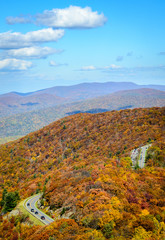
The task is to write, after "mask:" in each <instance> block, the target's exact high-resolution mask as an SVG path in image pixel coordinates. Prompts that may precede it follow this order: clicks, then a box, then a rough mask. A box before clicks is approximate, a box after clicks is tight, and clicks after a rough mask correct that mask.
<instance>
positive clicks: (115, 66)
mask: <svg viewBox="0 0 165 240" xmlns="http://www.w3.org/2000/svg"><path fill="white" fill-rule="evenodd" d="M119 68H121V67H120V66H117V65H115V64H111V65H109V66H105V67H95V66H93V65H91V66H84V67H82V68H81V69H80V70H81V71H92V70H105V69H107V70H108V69H109V70H113V69H119Z"/></svg>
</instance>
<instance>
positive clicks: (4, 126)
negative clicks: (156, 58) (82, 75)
mask: <svg viewBox="0 0 165 240" xmlns="http://www.w3.org/2000/svg"><path fill="white" fill-rule="evenodd" d="M153 106H154V107H163V106H165V92H164V91H159V90H155V89H146V88H142V89H135V90H125V91H119V92H115V93H111V94H108V95H104V96H101V97H97V98H93V99H87V100H84V101H78V102H72V103H67V104H61V105H58V106H54V107H47V108H44V109H38V110H35V111H31V112H25V113H19V114H15V115H12V116H8V117H5V118H1V119H0V136H1V139H0V141H1V142H2V139H3V142H5V141H8V140H12V139H14V138H15V139H16V138H18V137H20V136H24V135H26V134H28V133H30V132H32V131H35V130H37V129H40V128H42V127H43V126H45V125H48V124H49V123H51V122H53V121H55V120H57V119H60V118H63V117H65V116H68V115H73V114H76V113H80V112H83V113H99V112H106V111H112V110H120V109H126V108H131V109H132V108H147V107H153Z"/></svg>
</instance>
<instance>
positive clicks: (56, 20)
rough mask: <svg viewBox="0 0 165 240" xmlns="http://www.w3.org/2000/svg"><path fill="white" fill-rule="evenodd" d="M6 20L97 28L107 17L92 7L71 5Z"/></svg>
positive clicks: (12, 22)
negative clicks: (93, 10)
mask: <svg viewBox="0 0 165 240" xmlns="http://www.w3.org/2000/svg"><path fill="white" fill-rule="evenodd" d="M32 18H33V19H32ZM34 18H36V20H34ZM6 20H7V23H9V24H15V23H29V22H31V23H35V24H37V25H44V26H48V27H55V28H95V27H101V26H103V25H104V24H105V22H106V21H107V18H106V17H105V16H104V14H103V13H101V14H99V13H98V12H97V11H96V12H92V9H91V8H90V7H85V8H81V7H79V6H70V7H68V8H64V9H59V8H55V9H52V10H45V11H44V12H43V13H40V14H37V15H36V16H33V17H32V16H25V17H22V16H21V17H15V18H14V17H8V18H7V19H6Z"/></svg>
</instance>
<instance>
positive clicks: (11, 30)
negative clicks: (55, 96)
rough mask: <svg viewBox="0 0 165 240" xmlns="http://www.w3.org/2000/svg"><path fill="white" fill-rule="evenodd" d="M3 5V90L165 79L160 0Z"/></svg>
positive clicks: (164, 4) (9, 0)
mask: <svg viewBox="0 0 165 240" xmlns="http://www.w3.org/2000/svg"><path fill="white" fill-rule="evenodd" d="M0 11H1V14H0V16H1V17H0V94H3V93H7V92H11V91H17V92H31V91H36V90H39V89H44V88H48V87H53V86H64V85H65V86H66V85H74V84H79V83H83V82H108V81H112V82H134V83H137V84H144V85H146V84H159V85H164V84H165V14H164V13H165V1H164V0H157V1H156V0H150V1H147V0H138V1H137V0H124V1H123V0H115V1H114V0H60V1H59V0H46V1H39V0H35V1H34V0H33V1H32V0H28V1H22V0H15V1H13V0H5V1H2V2H1V7H0Z"/></svg>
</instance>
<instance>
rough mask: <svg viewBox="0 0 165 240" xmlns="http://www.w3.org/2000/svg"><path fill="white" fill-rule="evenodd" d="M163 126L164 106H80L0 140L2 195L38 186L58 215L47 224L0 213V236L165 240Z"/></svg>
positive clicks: (24, 193) (50, 211)
mask: <svg viewBox="0 0 165 240" xmlns="http://www.w3.org/2000/svg"><path fill="white" fill-rule="evenodd" d="M164 126H165V108H146V109H141V108H139V109H133V110H131V109H126V110H120V111H112V112H105V113H99V114H89V113H80V114H76V115H73V116H69V117H66V118H63V119H61V120H58V121H56V122H54V123H52V124H50V125H48V126H46V127H44V128H42V129H40V130H38V131H36V132H34V133H30V134H29V135H27V136H26V137H24V138H22V139H19V140H17V141H15V142H12V143H8V144H4V145H1V146H0V176H1V177H0V184H1V186H2V188H1V193H0V194H1V196H2V192H3V189H4V188H5V189H7V191H8V192H13V191H19V194H20V196H21V198H22V199H23V198H25V197H28V196H30V195H31V194H34V193H36V192H38V191H43V193H44V195H43V199H42V201H41V204H42V205H43V208H44V211H46V212H47V213H48V214H50V215H51V216H52V217H53V218H54V219H58V220H55V222H54V223H52V224H50V225H49V226H45V227H39V226H33V227H30V226H28V225H25V224H20V223H19V221H16V220H15V219H14V218H12V219H9V220H3V219H1V223H0V237H1V239H10V238H7V236H8V234H9V232H10V236H12V238H11V239H21V240H23V239H28V240H29V239H31V240H38V239H41V240H42V239H43V240H50V239H57V240H61V239H64V240H69V239H73V240H82V239H86V240H87V239H97V240H105V239H115V240H123V239H132V240H146V239H147V240H154V239H157V240H162V239H163V238H164V230H165V224H164V220H165V208H164V204H165V200H164V199H165V198H164V197H165V194H164V190H165V188H164V179H165V171H164V166H165V134H164ZM147 143H150V144H152V145H151V147H150V148H149V150H148V153H147V158H146V165H145V168H144V169H139V168H137V169H132V167H131V159H130V153H131V150H132V149H135V148H137V147H140V146H143V145H145V144H147ZM66 218H67V219H66ZM14 236H15V238H14Z"/></svg>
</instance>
